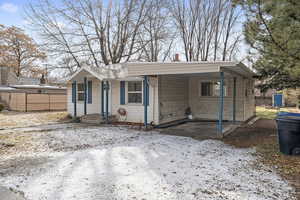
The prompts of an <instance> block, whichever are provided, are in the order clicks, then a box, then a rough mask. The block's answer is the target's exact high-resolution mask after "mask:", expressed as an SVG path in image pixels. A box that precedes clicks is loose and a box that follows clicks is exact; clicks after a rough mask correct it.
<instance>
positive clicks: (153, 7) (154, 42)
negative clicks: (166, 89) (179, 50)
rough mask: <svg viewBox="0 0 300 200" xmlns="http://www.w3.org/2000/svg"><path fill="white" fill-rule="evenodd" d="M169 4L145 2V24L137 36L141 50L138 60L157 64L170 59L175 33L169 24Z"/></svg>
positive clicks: (162, 0) (158, 0)
mask: <svg viewBox="0 0 300 200" xmlns="http://www.w3.org/2000/svg"><path fill="white" fill-rule="evenodd" d="M169 3H170V1H168V0H147V3H146V7H147V13H146V17H145V23H144V24H143V26H142V31H141V34H140V35H139V37H140V40H141V46H142V50H141V51H140V55H139V57H138V58H137V59H138V60H145V61H148V62H157V61H159V60H160V61H165V60H166V59H167V58H169V57H170V54H171V50H172V45H173V42H174V39H175V33H174V28H173V27H172V24H171V23H170V22H171V15H170V14H169V12H168V7H169Z"/></svg>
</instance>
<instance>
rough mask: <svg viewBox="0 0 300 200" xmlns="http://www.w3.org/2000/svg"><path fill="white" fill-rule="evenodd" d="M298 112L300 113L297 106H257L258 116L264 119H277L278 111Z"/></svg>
mask: <svg viewBox="0 0 300 200" xmlns="http://www.w3.org/2000/svg"><path fill="white" fill-rule="evenodd" d="M280 111H281V112H296V113H299V109H297V108H279V109H275V108H268V107H263V106H256V116H258V117H260V118H262V119H275V118H276V116H277V113H278V112H280Z"/></svg>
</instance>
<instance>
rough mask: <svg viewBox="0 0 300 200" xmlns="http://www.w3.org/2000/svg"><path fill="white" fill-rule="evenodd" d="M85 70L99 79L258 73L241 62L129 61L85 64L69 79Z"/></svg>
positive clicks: (249, 75)
mask: <svg viewBox="0 0 300 200" xmlns="http://www.w3.org/2000/svg"><path fill="white" fill-rule="evenodd" d="M84 71H85V72H88V73H89V74H91V75H92V76H95V77H96V78H98V79H99V80H104V79H122V78H126V77H133V76H143V75H170V74H199V73H211V72H222V71H224V72H229V73H234V74H237V75H240V76H243V77H248V78H250V77H253V76H255V75H256V73H255V72H254V71H253V70H251V69H250V68H248V67H247V66H246V65H244V64H243V63H241V62H229V61H215V62H204V61H203V62H127V63H120V64H112V65H108V66H103V67H102V68H96V67H92V66H84V67H82V68H81V69H79V70H78V71H77V72H76V73H75V74H73V75H72V76H71V77H70V78H69V79H68V81H70V80H72V79H73V78H75V77H76V76H77V75H78V74H79V73H81V72H84Z"/></svg>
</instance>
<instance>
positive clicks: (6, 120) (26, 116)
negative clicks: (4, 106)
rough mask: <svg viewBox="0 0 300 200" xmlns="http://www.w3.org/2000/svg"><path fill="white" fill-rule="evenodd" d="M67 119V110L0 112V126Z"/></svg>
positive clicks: (13, 126) (10, 126)
mask: <svg viewBox="0 0 300 200" xmlns="http://www.w3.org/2000/svg"><path fill="white" fill-rule="evenodd" d="M66 121H68V114H67V112H28V113H24V112H12V111H5V112H1V113H0V128H16V127H28V126H35V125H42V124H49V123H55V122H66Z"/></svg>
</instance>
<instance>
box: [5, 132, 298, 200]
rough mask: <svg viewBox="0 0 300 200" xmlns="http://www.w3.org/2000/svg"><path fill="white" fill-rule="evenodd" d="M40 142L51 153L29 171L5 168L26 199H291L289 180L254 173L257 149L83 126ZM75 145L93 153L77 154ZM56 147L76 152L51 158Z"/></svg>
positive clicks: (31, 159) (28, 165)
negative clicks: (84, 147) (87, 146)
mask: <svg viewBox="0 0 300 200" xmlns="http://www.w3.org/2000/svg"><path fill="white" fill-rule="evenodd" d="M37 137H40V141H41V144H44V145H45V146H48V147H47V148H45V150H47V151H46V152H43V153H38V154H32V155H27V156H23V157H21V158H22V159H24V161H25V162H23V161H22V163H23V165H20V166H19V165H18V166H17V167H16V168H15V167H13V169H11V171H10V170H9V167H7V168H6V169H0V172H1V171H3V170H6V171H5V172H6V173H4V174H2V175H1V176H0V183H1V184H2V185H3V186H6V187H12V188H15V189H16V190H19V191H23V192H24V194H25V197H26V198H28V200H34V199H44V200H54V199H55V200H57V199H68V200H72V199H77V200H78V199H79V200H81V199H82V200H83V199H85V200H89V199H148V200H152V199H153V200H159V199H180V200H181V199H208V200H209V199H232V200H233V199H251V200H252V199H254V200H260V199H261V200H266V199H293V197H292V196H291V194H292V192H293V189H292V188H291V187H290V186H289V185H288V183H287V182H286V181H284V180H283V179H281V178H280V177H279V176H278V175H277V174H276V173H275V172H273V171H272V170H270V169H269V168H267V167H265V166H260V167H259V168H257V167H255V166H253V165H254V164H255V163H256V157H255V156H254V155H253V153H254V152H255V150H254V149H237V148H233V147H231V146H228V145H226V144H224V143H222V142H221V141H217V140H204V141H197V140H193V139H191V138H185V137H177V136H167V135H159V134H157V133H155V132H150V133H145V132H142V131H134V130H130V129H127V128H122V127H90V128H79V127H77V128H76V129H62V130H53V131H50V132H45V133H44V135H39V136H37ZM76 145H79V146H85V145H89V148H86V149H84V150H76V151H74V149H73V148H74V147H76ZM56 147H60V148H62V150H72V151H62V152H53V148H54V149H55V148H56ZM79 149H80V148H79ZM19 159H20V157H15V158H14V159H13V158H11V159H10V160H7V162H12V163H13V162H16V161H17V160H19ZM14 160H15V161H14ZM26 160H27V161H28V162H26Z"/></svg>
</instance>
